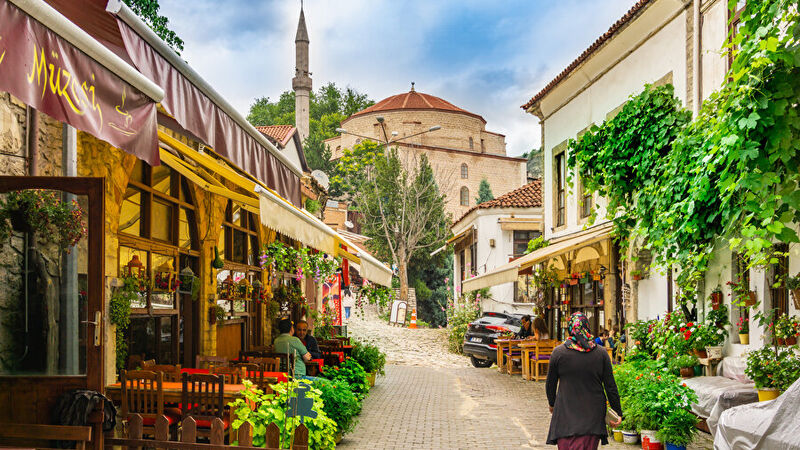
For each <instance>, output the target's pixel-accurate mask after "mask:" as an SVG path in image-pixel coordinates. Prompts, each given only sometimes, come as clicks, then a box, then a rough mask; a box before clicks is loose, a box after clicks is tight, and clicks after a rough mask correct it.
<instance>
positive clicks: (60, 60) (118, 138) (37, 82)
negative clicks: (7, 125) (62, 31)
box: [0, 1, 160, 165]
mask: <svg viewBox="0 0 800 450" xmlns="http://www.w3.org/2000/svg"><path fill="white" fill-rule="evenodd" d="M0 90H3V91H6V92H9V93H11V95H13V96H15V97H17V98H19V99H20V100H22V101H23V102H25V103H26V104H28V105H31V106H32V107H34V108H36V109H38V110H40V111H42V112H43V113H45V114H47V115H49V116H50V117H53V118H54V119H56V120H60V121H62V122H66V123H68V124H70V125H72V126H73V127H75V128H77V129H79V130H82V131H85V132H87V133H89V134H91V135H93V136H95V137H97V138H99V139H102V140H104V141H107V142H109V143H110V144H111V145H113V146H115V147H118V148H120V149H122V150H124V151H126V152H128V153H131V154H133V155H135V156H136V157H137V158H139V159H142V160H144V161H146V162H147V163H148V164H150V165H158V164H160V160H159V157H158V134H157V129H156V127H157V122H156V105H155V102H153V100H152V99H150V98H149V97H147V96H146V95H144V94H142V93H141V92H140V91H139V90H137V89H136V88H134V87H132V86H131V85H130V84H128V83H127V82H125V81H124V80H122V79H121V78H120V77H119V76H117V75H116V74H114V73H113V72H111V71H109V70H108V69H106V68H105V67H103V66H102V65H100V64H99V63H98V62H97V61H95V60H93V59H92V58H90V57H89V56H88V55H86V54H85V53H83V52H82V51H80V50H78V49H77V48H75V47H74V46H73V45H72V44H70V43H69V42H67V41H66V40H65V39H63V38H62V37H60V36H58V35H57V34H56V33H54V32H53V31H51V30H50V29H48V28H46V27H45V26H44V25H42V24H41V23H39V22H37V21H36V20H34V19H33V18H31V17H30V16H28V15H27V14H25V13H24V12H23V11H21V10H20V9H19V8H17V7H16V6H14V5H12V4H10V3H9V2H7V1H3V2H0Z"/></svg>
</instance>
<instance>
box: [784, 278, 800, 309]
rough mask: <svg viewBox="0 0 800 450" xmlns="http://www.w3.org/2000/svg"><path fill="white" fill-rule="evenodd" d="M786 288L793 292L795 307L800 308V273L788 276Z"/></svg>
mask: <svg viewBox="0 0 800 450" xmlns="http://www.w3.org/2000/svg"><path fill="white" fill-rule="evenodd" d="M786 288H787V289H789V291H790V292H791V293H792V301H794V307H795V308H797V309H800V273H798V274H797V275H795V276H793V277H791V276H787V277H786Z"/></svg>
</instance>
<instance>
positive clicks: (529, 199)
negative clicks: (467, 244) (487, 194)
mask: <svg viewBox="0 0 800 450" xmlns="http://www.w3.org/2000/svg"><path fill="white" fill-rule="evenodd" d="M542 204H543V202H542V180H541V179H540V178H536V179H534V180H533V181H531V182H530V183H528V184H526V185H525V186H522V187H521V188H518V189H515V190H513V191H511V192H507V193H505V194H503V195H501V196H500V197H497V198H496V199H494V200H489V201H488V202H483V203H481V204H480V205H475V206H473V207H472V208H470V209H469V211H467V212H466V213H464V215H463V216H461V217H459V218H458V220H456V221H455V222H453V225H455V224H457V223H458V222H461V220H462V219H464V217H466V216H467V215H468V214H469V213H471V212H472V211H475V210H476V209H488V208H541V207H542Z"/></svg>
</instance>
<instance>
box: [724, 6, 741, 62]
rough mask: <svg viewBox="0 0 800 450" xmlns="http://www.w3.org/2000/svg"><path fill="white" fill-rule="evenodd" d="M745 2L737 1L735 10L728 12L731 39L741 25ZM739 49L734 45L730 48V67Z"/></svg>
mask: <svg viewBox="0 0 800 450" xmlns="http://www.w3.org/2000/svg"><path fill="white" fill-rule="evenodd" d="M744 6H745V2H744V0H739V1H737V2H736V6H734V9H733V10H729V11H728V14H729V17H730V19H729V20H728V34H730V36H731V39H733V38H734V37H735V36H736V34H737V33H738V32H739V26H740V25H741V16H742V11H743V10H744ZM736 50H738V46H733V47H731V48H730V49H729V50H728V68H729V69H730V67H731V66H732V65H733V58H734V53H735V52H736Z"/></svg>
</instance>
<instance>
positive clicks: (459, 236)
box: [445, 226, 475, 245]
mask: <svg viewBox="0 0 800 450" xmlns="http://www.w3.org/2000/svg"><path fill="white" fill-rule="evenodd" d="M474 230H475V227H474V226H472V227H469V228H467V229H465V230H464V231H462V232H461V233H458V234H457V235H455V236H453V237H451V238H450V239H448V240H447V241H445V244H447V245H452V244H455V243H456V242H458V241H460V240H461V239H463V238H464V237H466V236H467V235H468V234H469V233H472V232H473V231H474Z"/></svg>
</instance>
